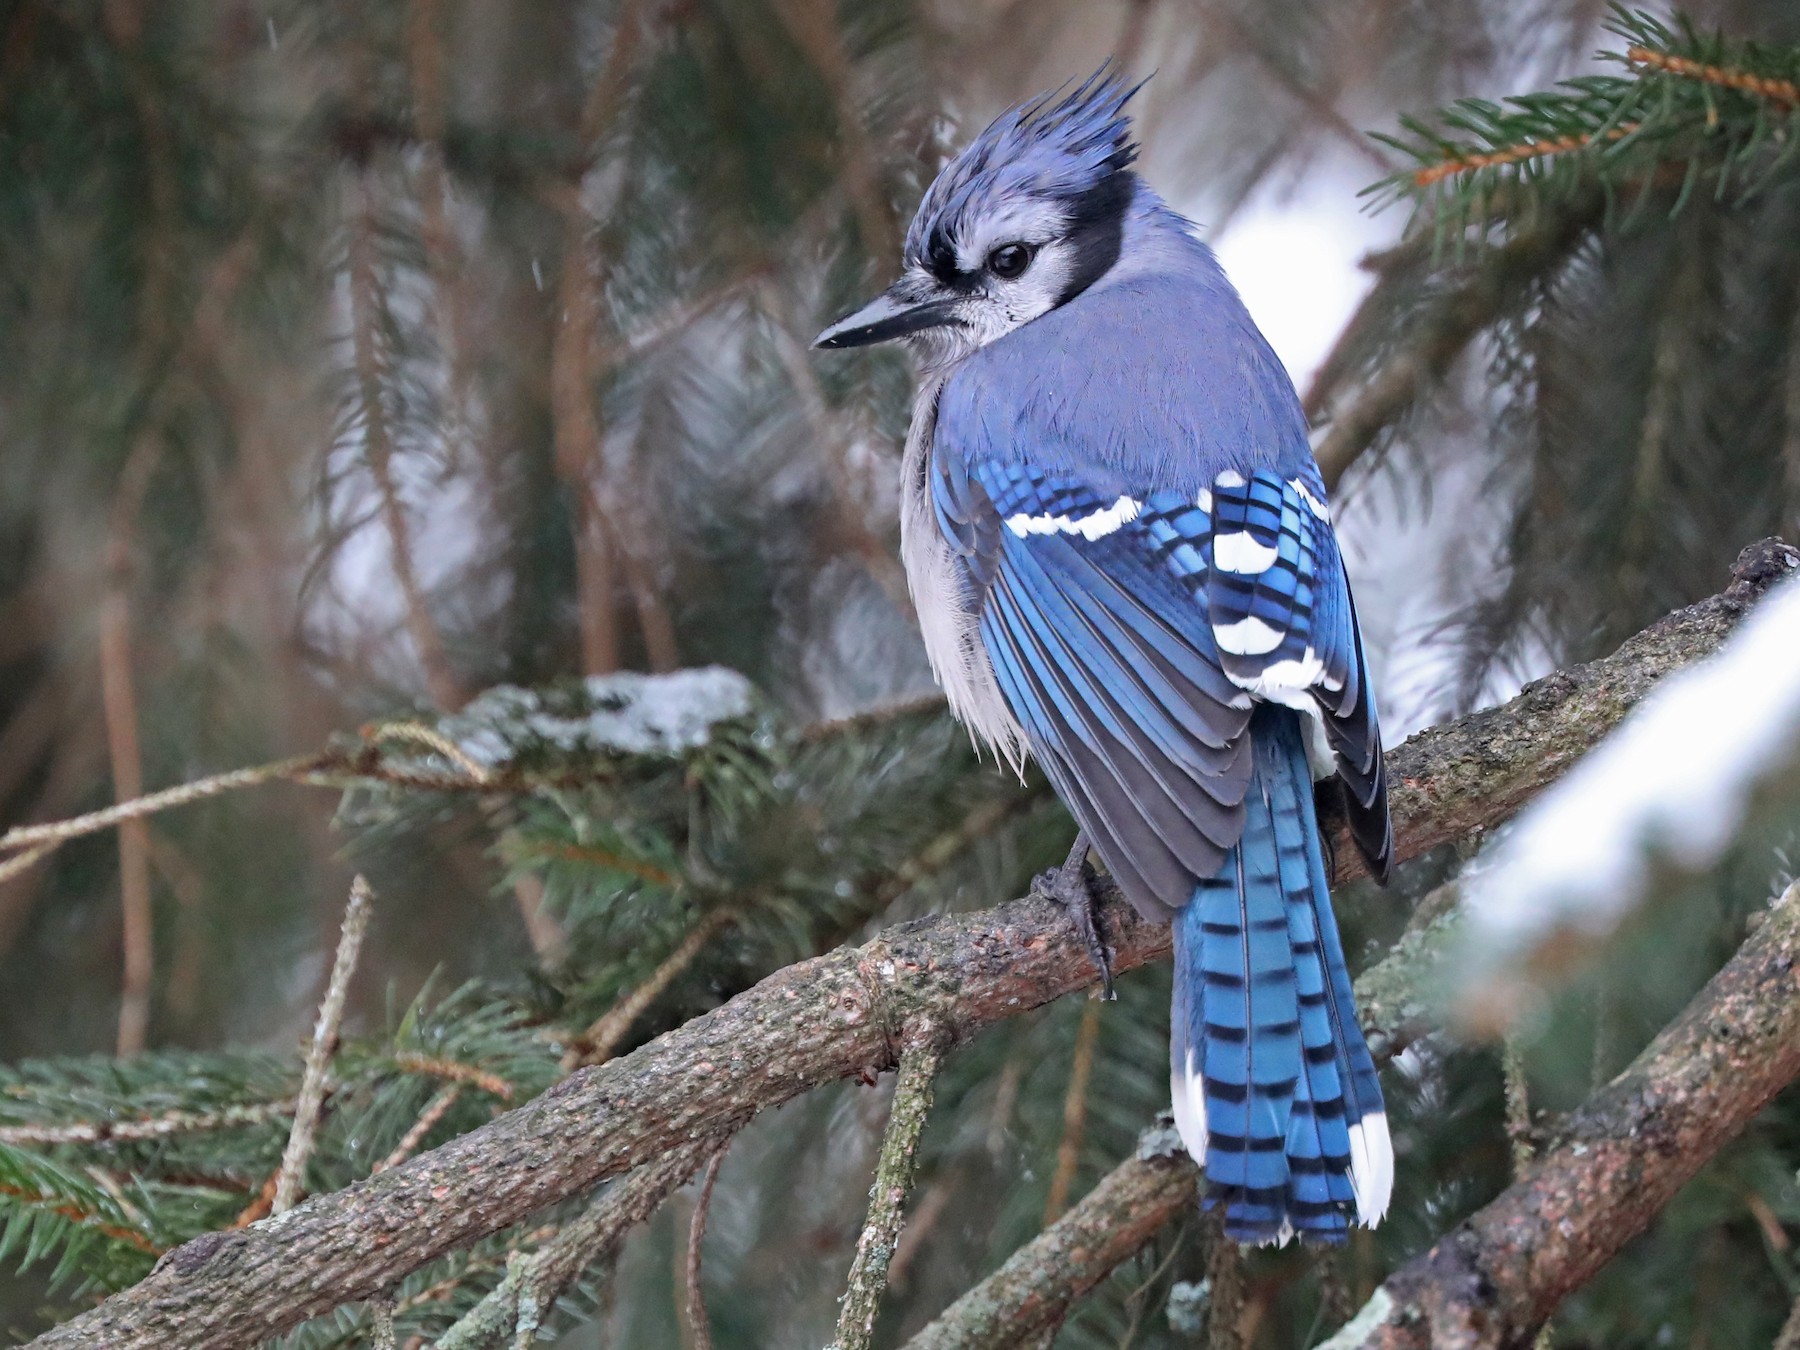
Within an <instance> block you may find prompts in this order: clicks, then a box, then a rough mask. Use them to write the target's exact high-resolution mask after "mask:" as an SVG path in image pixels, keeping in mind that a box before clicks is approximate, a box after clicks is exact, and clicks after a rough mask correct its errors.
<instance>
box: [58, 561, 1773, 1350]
mask: <svg viewBox="0 0 1800 1350" xmlns="http://www.w3.org/2000/svg"><path fill="white" fill-rule="evenodd" d="M1779 547H1780V546H1779V545H1777V544H1775V543H1774V541H1770V543H1769V544H1768V545H1767V546H1764V552H1763V553H1762V554H1758V553H1756V550H1754V549H1752V550H1746V558H1747V559H1748V565H1747V566H1745V567H1743V568H1741V569H1740V574H1739V577H1738V579H1737V580H1736V581H1734V583H1733V585H1732V588H1731V590H1729V591H1727V592H1726V593H1725V594H1724V595H1721V596H1716V597H1714V598H1713V599H1711V600H1707V601H1703V602H1701V603H1700V604H1698V605H1695V606H1691V607H1690V608H1688V609H1686V610H1682V611H1679V612H1677V613H1676V614H1673V615H1671V616H1669V617H1668V618H1667V619H1664V620H1663V621H1662V622H1660V623H1659V624H1657V625H1656V626H1655V627H1654V628H1652V629H1650V630H1649V631H1648V632H1646V633H1644V634H1641V635H1640V636H1639V637H1637V638H1634V639H1633V640H1632V641H1631V642H1630V643H1627V644H1626V646H1625V647H1624V648H1622V649H1621V651H1620V652H1619V653H1617V654H1615V655H1614V656H1612V657H1608V658H1606V659H1605V660H1604V661H1599V662H1594V663H1593V664H1592V665H1589V666H1586V667H1582V668H1579V669H1577V670H1573V671H1569V672H1565V673H1563V674H1561V675H1558V676H1554V677H1551V679H1549V680H1546V681H1539V682H1538V684H1536V685H1534V686H1532V687H1531V688H1530V689H1528V690H1526V691H1525V692H1524V693H1523V694H1521V695H1520V697H1519V698H1517V699H1515V700H1513V701H1512V703H1509V704H1507V705H1505V706H1504V707H1502V708H1498V709H1494V710H1492V711H1491V712H1488V713H1483V714H1479V715H1477V716H1475V717H1472V718H1468V719H1464V721H1463V722H1460V723H1457V724H1455V725H1454V726H1451V727H1448V728H1443V729H1440V730H1438V731H1436V732H1432V733H1427V734H1426V735H1424V736H1420V737H1415V738H1414V739H1413V740H1412V741H1410V742H1408V743H1407V745H1406V746H1403V747H1402V748H1401V750H1400V751H1399V752H1397V753H1396V754H1395V756H1394V760H1393V764H1394V777H1395V797H1394V804H1395V816H1396V827H1397V828H1396V856H1397V857H1398V858H1399V859H1401V860H1404V859H1406V858H1409V857H1412V856H1414V855H1416V854H1418V853H1419V852H1421V851H1423V850H1424V849H1426V848H1429V847H1431V846H1432V845H1434V844H1437V843H1439V842H1442V841H1445V840H1448V839H1453V838H1458V837H1461V836H1463V835H1466V834H1467V833H1469V832H1470V831H1472V830H1475V829H1479V828H1482V827H1485V826H1487V825H1489V824H1492V823H1493V822H1494V821H1496V820H1499V819H1501V818H1503V817H1504V816H1505V815H1506V814H1508V813H1509V812H1510V811H1512V810H1514V809H1516V807H1517V806H1518V805H1519V803H1520V802H1522V801H1523V800H1524V799H1525V798H1526V797H1527V796H1529V795H1530V793H1531V792H1533V791H1535V790H1536V789H1537V788H1538V787H1541V786H1542V785H1543V784H1544V783H1546V782H1548V781H1550V780H1551V779H1552V778H1554V777H1555V776H1556V774H1557V773H1559V772H1560V771H1561V770H1562V769H1563V768H1564V767H1566V766H1567V765H1568V764H1569V763H1570V762H1571V761H1572V760H1573V759H1574V758H1576V756H1578V755H1579V754H1580V752H1581V751H1582V750H1584V749H1586V748H1587V747H1588V746H1590V745H1592V744H1593V743H1594V741H1596V740H1597V739H1598V738H1599V737H1600V736H1602V735H1604V734H1605V732H1606V731H1608V730H1610V729H1611V727H1612V726H1613V725H1614V724H1615V723H1616V722H1617V721H1618V720H1619V718H1620V717H1621V716H1623V714H1624V711H1625V710H1626V709H1627V708H1628V707H1629V706H1630V705H1631V704H1632V703H1635V702H1636V701H1637V700H1638V699H1639V698H1641V697H1642V696H1643V694H1644V692H1645V691H1646V690H1647V689H1648V688H1649V687H1650V686H1651V685H1652V684H1653V683H1654V682H1655V680H1656V679H1658V678H1660V677H1661V676H1662V675H1663V674H1665V673H1667V672H1668V671H1669V670H1672V669H1674V668H1676V667H1678V666H1680V665H1681V664H1683V663H1684V662H1686V661H1689V660H1693V659H1695V658H1696V657H1699V656H1702V655H1705V654H1707V653H1709V652H1711V651H1712V650H1713V649H1714V648H1716V647H1717V646H1718V644H1719V641H1720V640H1721V639H1722V638H1723V636H1724V634H1725V633H1726V632H1727V631H1728V630H1729V629H1730V627H1731V626H1732V625H1733V624H1734V623H1735V622H1736V620H1737V619H1738V618H1739V617H1740V616H1741V614H1742V613H1743V611H1744V610H1745V608H1746V607H1747V606H1748V605H1749V604H1750V602H1751V601H1752V600H1753V599H1754V597H1755V596H1756V595H1757V594H1758V593H1759V592H1760V591H1761V590H1762V589H1763V588H1764V587H1765V586H1766V585H1767V584H1768V582H1769V581H1770V580H1772V579H1773V577H1774V576H1775V575H1778V574H1779V573H1780V572H1781V571H1782V570H1784V569H1783V567H1782V565H1781V563H1780V561H1779V558H1778V556H1777V555H1775V554H1773V553H1771V552H1769V550H1771V549H1774V548H1779ZM1765 555H1766V556H1765ZM1759 559H1762V561H1759ZM1759 569H1760V570H1759ZM1353 851H1354V850H1352V849H1351V848H1349V847H1348V846H1347V845H1346V846H1344V847H1341V848H1340V849H1339V851H1338V856H1339V857H1340V858H1342V859H1345V860H1348V859H1349V858H1350V856H1351V854H1352V853H1353ZM1102 917H1103V923H1104V926H1105V929H1106V933H1107V937H1108V939H1109V941H1110V943H1111V945H1112V946H1113V947H1114V948H1115V950H1116V957H1115V961H1114V966H1115V969H1117V970H1120V971H1125V970H1130V969H1132V968H1133V967H1135V966H1139V965H1142V964H1144V963H1145V962H1148V961H1151V960H1155V959H1158V958H1160V957H1161V956H1163V955H1164V954H1165V953H1166V952H1167V950H1168V930H1167V929H1166V928H1163V927H1161V926H1153V925H1150V924H1146V923H1144V922H1142V921H1140V920H1139V919H1137V918H1136V917H1135V916H1134V915H1133V914H1132V913H1131V911H1130V910H1129V909H1128V908H1127V907H1126V906H1124V905H1123V904H1122V903H1121V902H1120V901H1119V899H1118V897H1117V896H1116V895H1109V896H1108V898H1107V902H1106V904H1105V905H1104V907H1103V916H1102ZM1092 979H1093V969H1092V966H1091V965H1090V964H1089V961H1088V958H1087V955H1086V952H1085V950H1084V949H1083V947H1082V946H1081V944H1080V943H1079V942H1078V941H1077V940H1076V939H1075V938H1074V935H1073V932H1072V929H1071V928H1070V926H1069V924H1068V922H1067V920H1066V918H1065V916H1064V914H1063V912H1062V911H1061V910H1060V909H1059V908H1058V907H1057V906H1055V905H1053V904H1051V903H1049V902H1047V901H1043V900H1038V899H1033V898H1030V897H1027V898H1025V899H1021V900H1014V901H1011V902H1009V903H1007V904H1003V905H999V906H997V907H995V908H993V909H989V910H983V911H979V912H976V913H972V914H963V915H957V916H953V917H944V918H936V919H923V920H918V921H915V922H912V923H907V924H901V925H899V926H897V927H895V928H893V929H890V930H889V931H887V932H885V933H883V934H882V935H881V936H879V937H877V938H876V939H875V940H873V941H871V942H869V943H867V944H865V945H864V946H862V947H858V948H851V949H841V950H839V951H836V952H833V953H831V954H829V955H827V956H823V957H818V958H816V959H813V960H810V961H803V962H800V963H798V964H796V965H793V966H790V967H788V968H787V969H785V970H782V971H779V972H777V973H776V974H774V975H772V976H770V977H769V978H768V979H767V980H764V981H763V982H762V983H761V984H759V985H757V986H756V987H755V988H753V989H750V990H748V991H746V992H745V993H743V994H740V995H738V996H737V997H736V998H734V999H732V1000H731V1001H730V1002H728V1003H726V1004H725V1005H724V1006H722V1007H720V1008H718V1009H715V1010H714V1011H713V1012H711V1013H708V1014H707V1015H706V1016H704V1017H700V1018H696V1019H695V1020H694V1021H692V1022H690V1023H688V1024H687V1025H685V1026H683V1027H681V1028H680V1029H678V1030H676V1031H673V1032H670V1033H669V1034H667V1035H665V1036H662V1037H660V1038H658V1039H657V1040H655V1041H652V1042H651V1043H650V1044H648V1045H645V1046H643V1047H641V1048H640V1049H638V1050H637V1051H635V1052H634V1053H632V1054H630V1055H627V1056H625V1057H624V1058H622V1059H618V1060H614V1061H613V1062H611V1063H609V1064H606V1065H603V1066H599V1067H596V1068H591V1069H585V1070H582V1071H581V1072H579V1073H576V1074H574V1075H572V1076H571V1077H569V1078H568V1079H566V1080H564V1081H563V1082H562V1083H560V1084H558V1085H557V1086H556V1087H555V1088H553V1089H552V1090H551V1091H549V1092H547V1093H545V1094H544V1095H543V1096H542V1097H540V1098H538V1099H537V1100H536V1101H533V1102H531V1103H529V1104H527V1105H525V1106H523V1107H520V1108H519V1109H517V1110H515V1111H511V1112H508V1113H507V1114H505V1115H503V1116H501V1117H499V1118H498V1119H496V1120H494V1121H492V1122H490V1123H489V1124H487V1125H485V1126H483V1127H482V1128H480V1129H478V1130H474V1131H471V1132H470V1133H468V1134H466V1135H463V1136H461V1137H459V1138H457V1139H454V1140H451V1141H450V1142H449V1143H447V1144H445V1145H443V1146H442V1147H440V1148H438V1149H435V1150H433V1151H432V1152H430V1153H426V1154H422V1155H421V1156H419V1157H417V1158H414V1159H413V1160H412V1161H411V1162H409V1163H406V1164H405V1165H403V1166H400V1167H397V1168H394V1169H392V1170H391V1171H387V1172H383V1173H381V1174H380V1175H377V1176H373V1177H370V1178H369V1179H367V1180H365V1181H362V1182H359V1183H357V1184H356V1185H354V1186H350V1187H348V1188H346V1189H344V1190H342V1191H339V1192H336V1193H334V1194H331V1195H324V1196H319V1197H317V1198H315V1199H313V1200H310V1201H308V1202H306V1203H305V1204H302V1205H300V1206H298V1207H297V1208H295V1209H293V1210H290V1211H289V1212H288V1213H287V1214H284V1215H282V1216H280V1217H279V1218H273V1219H268V1220H264V1221H263V1222H261V1223H258V1224H254V1225H252V1226H251V1227H249V1228H247V1229H244V1230H242V1231H238V1232H229V1233H214V1234H208V1235H206V1236H204V1237H201V1238H197V1239H195V1240H194V1241H192V1242H190V1243H188V1244H186V1245H185V1246H183V1247H180V1248H177V1249H176V1250H175V1251H173V1252H171V1253H169V1254H168V1256H166V1257H165V1258H164V1259H163V1260H162V1261H161V1262H160V1263H159V1264H158V1265H157V1268H156V1269H155V1270H154V1271H153V1272H152V1273H151V1274H150V1275H149V1276H148V1277H147V1278H146V1279H144V1280H143V1281H142V1282H140V1283H139V1284H137V1285H136V1286H134V1287H133V1288H131V1289H128V1290H125V1291H124V1292H122V1293H120V1294H117V1295H114V1296H113V1297H112V1298H110V1299H108V1300H107V1301H106V1302H105V1303H103V1304H101V1305H100V1306H99V1307H97V1308H94V1309H92V1310H91V1311H89V1312H87V1313H84V1314H83V1315H82V1316H80V1317H78V1318H76V1319H75V1320H74V1321H72V1322H70V1323H68V1324H66V1325H64V1326H62V1327H59V1328H57V1329H55V1330H53V1331H51V1332H48V1333H46V1334H45V1335H44V1336H41V1337H39V1338H38V1340H36V1341H34V1342H32V1344H33V1345H34V1346H38V1347H42V1348H43V1350H50V1348H51V1347H71V1346H95V1347H99V1346H104V1347H106V1348H107V1350H138V1348H139V1347H142V1348H144V1350H148V1347H161V1346H170V1345H180V1346H185V1347H190V1348H191V1350H214V1348H219V1350H223V1348H225V1347H239V1346H251V1345H255V1344H257V1343H259V1342H261V1341H264V1340H266V1339H268V1338H270V1337H272V1336H275V1335H277V1334H279V1333H281V1332H282V1331H285V1330H287V1329H288V1328H290V1327H293V1326H295V1325H297V1324H298V1323H300V1322H302V1321H304V1320H306V1319H307V1318H310V1317H314V1316H317V1315H319V1314H321V1313H324V1312H327V1311H329V1310H331V1309H333V1308H335V1307H338V1306H339V1305H341V1304H344V1303H347V1302H352V1301H356V1300H362V1299H367V1298H371V1297H374V1296H376V1295H379V1294H380V1293H381V1292H382V1291H384V1290H385V1289H387V1288H389V1287H391V1286H392V1285H393V1284H394V1283H395V1282H396V1281H397V1280H399V1279H400V1278H401V1277H402V1276H404V1275H406V1274H408V1273H409V1272H411V1271H413V1270H416V1269H417V1268H418V1267H419V1266H421V1265H423V1264H424V1263H425V1262H427V1261H430V1260H432V1259H434V1258H436V1257H439V1256H442V1255H444V1254H445V1253H447V1252H451V1251H456V1250H459V1249H462V1248H465V1247H467V1246H469V1245H470V1244H471V1243H473V1242H474V1241H476V1240H477V1239H479V1238H481V1237H484V1236H486V1235H488V1234H490V1233H494V1232H498V1231H500V1230H502V1229H504V1228H507V1227H510V1226H511V1225H512V1224H514V1223H517V1222H518V1221H519V1220H520V1219H522V1218H524V1217H525V1216H526V1215H528V1214H530V1213H531V1212H532V1211H534V1210H537V1209H540V1208H542V1207H543V1206H545V1205H549V1204H553V1203H555V1202H557V1201H561V1200H566V1199H568V1198H570V1197H571V1196H574V1195H577V1194H579V1193H581V1192H583V1191H585V1190H587V1189H588V1188H589V1187H591V1186H593V1185H594V1183H595V1182H597V1181H600V1180H602V1179H604V1178H606V1177H609V1176H616V1175H618V1174H619V1173H622V1172H625V1171H628V1170H630V1169H631V1168H633V1167H636V1166H638V1165H640V1164H642V1163H644V1162H646V1161H648V1160H649V1159H651V1158H655V1157H658V1156H659V1155H661V1154H663V1153H666V1152H667V1151H669V1150H670V1149H671V1148H674V1147H676V1146H677V1145H679V1144H681V1143H683V1142H688V1141H692V1140H695V1139H698V1138H700V1137H702V1136H707V1135H715V1134H719V1133H723V1132H728V1131H730V1130H732V1129H735V1128H738V1127H739V1126H741V1125H742V1124H743V1122H744V1121H745V1120H747V1119H748V1118H749V1117H751V1116H752V1115H754V1114H756V1113H757V1112H758V1111H761V1110H763V1109H764V1108H766V1107H770V1106H774V1105H778V1104H779V1103H781V1102H784V1101H787V1100H789V1099H791V1098H793V1097H795V1096H798V1095H799V1094H800V1093H802V1092H805V1091H807V1090H808V1089H810V1088H813V1087H816V1086H818V1085H819V1084H821V1083H825V1082H830V1081H833V1080H835V1079H839V1078H846V1077H850V1076H853V1075H859V1074H867V1073H868V1072H870V1071H872V1070H879V1069H885V1068H889V1067H892V1065H893V1064H894V1063H895V1061H896V1058H897V1053H898V1047H899V1046H900V1045H901V1044H902V1043H903V1042H904V1041H905V1040H906V1039H907V1038H908V1037H909V1036H911V1035H913V1034H915V1033H916V1032H917V1030H918V1029H920V1028H923V1027H927V1026H929V1027H933V1028H936V1029H938V1031H939V1033H941V1034H943V1035H944V1036H945V1037H946V1038H947V1039H948V1041H949V1042H951V1043H954V1042H955V1041H957V1040H960V1039H962V1038H964V1037H967V1036H970V1035H973V1034H974V1033H976V1032H977V1031H979V1030H981V1029H982V1028H983V1027H985V1026H988V1025H990V1024H991V1023H993V1022H996V1021H999V1020H1001V1019H1003V1018H1007V1017H1012V1016H1015V1015H1017V1014H1018V1013H1021V1012H1025V1011H1027V1010H1028V1009H1031V1008H1034V1007H1038V1006H1040V1005H1042V1004H1044V1003H1048V1002H1050V1001H1051V1000H1053V999H1056V998H1059V997H1061V996H1062V995H1064V994H1066V993H1070V992H1073V991H1075V990H1078V989H1082V988H1085V987H1086V986H1087V985H1088V984H1089V983H1090V982H1091V981H1092Z"/></svg>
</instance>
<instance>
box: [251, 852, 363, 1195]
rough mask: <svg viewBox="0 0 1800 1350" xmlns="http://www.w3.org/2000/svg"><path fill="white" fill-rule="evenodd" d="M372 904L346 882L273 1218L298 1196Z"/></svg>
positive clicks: (358, 886) (358, 883)
mask: <svg viewBox="0 0 1800 1350" xmlns="http://www.w3.org/2000/svg"><path fill="white" fill-rule="evenodd" d="M373 899H374V896H373V895H372V893H371V892H370V890H369V883H368V882H366V881H364V880H363V879H362V877H360V876H359V877H357V878H356V879H355V880H354V881H352V882H351V883H350V902H349V904H347V905H346V906H345V907H344V926H343V930H342V931H341V932H340V933H339V934H338V947H337V960H336V961H334V962H333V963H332V966H331V982H330V984H328V985H327V986H326V987H325V1000H324V1002H322V1003H321V1004H320V1005H319V1017H318V1020H317V1021H316V1022H314V1023H313V1038H312V1045H311V1046H309V1047H308V1049H307V1052H306V1072H305V1073H304V1074H302V1075H301V1078H300V1096H299V1099H298V1100H297V1101H296V1103H295V1105H294V1128H293V1130H292V1131H291V1132H290V1133H289V1134H288V1142H287V1149H286V1151H285V1152H283V1153H282V1155H281V1170H280V1171H279V1172H278V1173H276V1180H275V1198H274V1200H273V1201H271V1202H270V1210H271V1212H272V1213H275V1214H285V1213H287V1211H288V1210H290V1209H292V1208H293V1207H294V1201H295V1200H296V1199H298V1198H299V1195H300V1187H301V1182H302V1180H303V1178H304V1176H305V1172H306V1163H307V1159H308V1158H310V1157H311V1156H312V1148H313V1137H314V1135H315V1134H316V1133H317V1131H318V1128H319V1109H320V1108H321V1107H322V1106H323V1105H324V1104H325V1072H326V1070H327V1069H328V1068H329V1067H330V1065H331V1056H332V1053H333V1052H334V1051H335V1050H336V1049H337V1041H338V1028H339V1027H340V1026H341V1025H342V1024H343V1020H344V1003H345V1001H346V1000H347V999H348V998H349V997H350V977H351V975H352V974H354V973H355V971H356V958H357V957H358V956H359V955H360V954H361V952H362V943H363V936H364V934H366V933H367V932H368V930H369V905H370V902H371V901H372V900H373Z"/></svg>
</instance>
